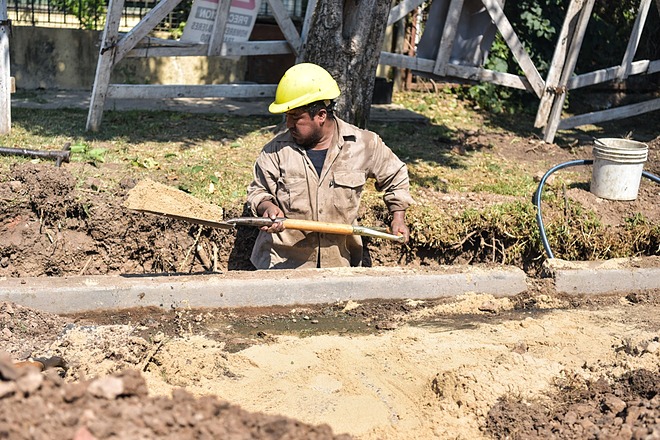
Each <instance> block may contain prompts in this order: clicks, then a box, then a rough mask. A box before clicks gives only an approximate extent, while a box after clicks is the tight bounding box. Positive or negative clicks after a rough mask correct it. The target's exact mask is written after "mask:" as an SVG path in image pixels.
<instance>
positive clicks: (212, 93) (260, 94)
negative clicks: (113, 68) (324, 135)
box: [107, 84, 277, 99]
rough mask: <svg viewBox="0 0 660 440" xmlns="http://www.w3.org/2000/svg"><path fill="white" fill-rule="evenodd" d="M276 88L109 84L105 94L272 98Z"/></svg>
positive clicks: (138, 97)
mask: <svg viewBox="0 0 660 440" xmlns="http://www.w3.org/2000/svg"><path fill="white" fill-rule="evenodd" d="M276 88H277V86H276V85H275V84H211V85H160V84H110V86H109V87H108V94H107V96H108V98H115V99H170V98H270V97H273V98H274V97H275V89H276Z"/></svg>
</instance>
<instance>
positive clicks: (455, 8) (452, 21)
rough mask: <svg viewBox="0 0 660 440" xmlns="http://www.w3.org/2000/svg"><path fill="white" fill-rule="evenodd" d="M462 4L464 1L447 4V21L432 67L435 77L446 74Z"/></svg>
mask: <svg viewBox="0 0 660 440" xmlns="http://www.w3.org/2000/svg"><path fill="white" fill-rule="evenodd" d="M463 3H464V0H451V3H449V10H448V11H447V19H446V20H445V27H444V28H443V29H442V39H441V40H440V47H439V48H438V53H437V55H436V59H435V66H434V67H433V73H434V74H435V75H438V76H445V75H446V74H447V64H448V63H449V58H450V57H451V50H452V48H453V47H454V40H456V32H458V21H459V20H460V18H461V10H462V9H463Z"/></svg>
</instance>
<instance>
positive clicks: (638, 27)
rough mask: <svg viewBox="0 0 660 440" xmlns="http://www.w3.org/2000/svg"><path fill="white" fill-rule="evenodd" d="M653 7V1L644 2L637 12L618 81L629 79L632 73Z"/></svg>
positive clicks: (646, 0) (618, 72) (618, 74)
mask: <svg viewBox="0 0 660 440" xmlns="http://www.w3.org/2000/svg"><path fill="white" fill-rule="evenodd" d="M650 7H651V0H642V2H641V3H640V5H639V11H638V12H637V17H635V24H634V25H633V29H632V31H631V32H630V39H629V40H628V46H627V47H626V53H625V54H624V55H623V59H622V60H621V65H620V66H619V69H618V71H617V73H616V77H617V79H618V80H620V81H621V80H624V79H626V78H628V74H629V73H628V72H629V71H630V64H631V63H632V61H633V58H634V57H635V53H637V46H638V45H639V40H640V38H641V37H642V31H643V30H644V23H645V22H646V17H647V15H648V13H649V8H650Z"/></svg>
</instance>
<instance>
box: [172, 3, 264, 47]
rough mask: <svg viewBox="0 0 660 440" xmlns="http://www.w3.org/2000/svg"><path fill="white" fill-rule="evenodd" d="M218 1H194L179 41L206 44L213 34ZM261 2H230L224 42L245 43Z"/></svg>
mask: <svg viewBox="0 0 660 440" xmlns="http://www.w3.org/2000/svg"><path fill="white" fill-rule="evenodd" d="M222 1H228V0H222ZM218 5H219V0H215V1H213V0H195V1H194V3H193V5H192V8H191V9H190V15H189V16H188V21H187V22H186V26H185V27H184V28H183V35H182V36H181V41H183V42H187V43H208V42H209V41H210V40H211V34H212V33H213V25H214V24H215V14H216V12H217V10H218ZM260 6H261V0H232V2H231V7H230V8H229V17H227V27H226V29H225V38H224V41H225V42H241V41H247V40H248V39H249V38H250V34H251V33H252V28H253V27H254V22H255V21H256V19H257V13H258V12H259V7H260Z"/></svg>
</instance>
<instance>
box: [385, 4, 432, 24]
mask: <svg viewBox="0 0 660 440" xmlns="http://www.w3.org/2000/svg"><path fill="white" fill-rule="evenodd" d="M424 1H425V0H404V1H402V2H401V3H399V4H398V5H396V6H394V7H393V8H392V9H390V15H389V16H388V17H387V25H388V26H390V25H393V24H394V23H396V22H397V21H399V20H401V19H402V18H403V17H405V16H406V15H408V14H410V13H411V12H412V10H413V9H415V8H417V7H419V6H420V5H421V4H422V3H424Z"/></svg>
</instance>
